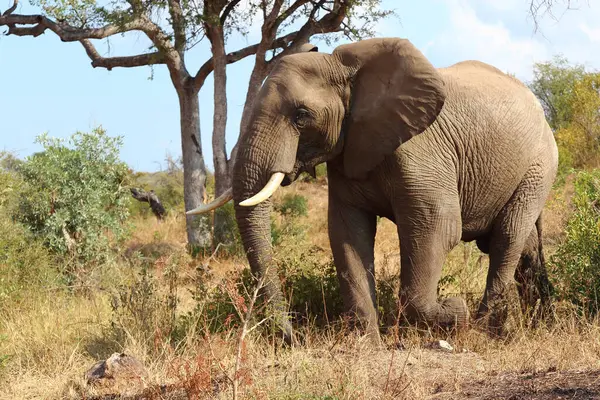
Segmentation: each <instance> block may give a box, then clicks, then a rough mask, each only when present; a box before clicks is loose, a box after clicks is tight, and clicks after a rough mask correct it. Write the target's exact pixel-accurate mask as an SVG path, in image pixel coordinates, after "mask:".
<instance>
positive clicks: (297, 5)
mask: <svg viewBox="0 0 600 400" xmlns="http://www.w3.org/2000/svg"><path fill="white" fill-rule="evenodd" d="M309 2H310V0H297V1H296V2H295V3H294V4H292V5H291V6H289V7H288V9H287V10H285V11H284V12H282V13H281V15H280V16H279V17H277V20H276V21H275V25H276V26H277V27H279V25H281V23H282V22H283V21H285V20H286V19H288V18H289V17H290V16H291V15H292V14H293V13H295V12H296V11H297V10H298V9H299V8H300V7H302V6H303V5H305V4H308V3H309Z"/></svg>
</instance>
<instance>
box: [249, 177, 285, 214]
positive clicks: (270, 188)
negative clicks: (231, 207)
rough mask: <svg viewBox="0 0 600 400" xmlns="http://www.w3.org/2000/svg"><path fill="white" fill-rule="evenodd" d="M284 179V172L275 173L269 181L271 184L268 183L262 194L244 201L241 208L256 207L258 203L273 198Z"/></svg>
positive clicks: (259, 193)
mask: <svg viewBox="0 0 600 400" xmlns="http://www.w3.org/2000/svg"><path fill="white" fill-rule="evenodd" d="M284 177H285V175H284V174H283V172H275V173H274V174H273V175H271V179H269V182H267V184H266V185H265V187H264V188H262V190H261V191H260V192H258V193H256V194H255V195H254V196H252V197H250V198H249V199H246V200H244V201H242V202H241V203H240V206H244V207H248V206H255V205H257V204H258V203H261V202H263V201H265V200H266V199H268V198H269V197H271V195H273V193H275V191H276V190H277V189H278V188H279V185H281V182H282V181H283V178H284Z"/></svg>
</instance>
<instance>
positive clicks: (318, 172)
mask: <svg viewBox="0 0 600 400" xmlns="http://www.w3.org/2000/svg"><path fill="white" fill-rule="evenodd" d="M298 179H299V180H300V181H301V182H318V183H324V182H325V181H326V179H327V164H326V163H321V164H319V165H317V166H316V167H315V178H313V177H312V176H310V175H309V174H307V173H306V172H304V173H302V175H300V177H299V178H298Z"/></svg>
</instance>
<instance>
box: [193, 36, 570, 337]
mask: <svg viewBox="0 0 600 400" xmlns="http://www.w3.org/2000/svg"><path fill="white" fill-rule="evenodd" d="M321 163H326V166H327V176H328V186H329V189H328V231H329V240H330V245H331V250H332V253H333V258H334V262H335V266H336V271H337V277H338V280H339V284H340V290H341V294H342V297H343V299H344V305H345V309H346V311H347V312H348V313H349V315H352V316H353V317H354V321H355V326H356V327H359V328H360V329H361V330H362V331H363V332H364V333H365V335H366V336H367V337H369V338H372V339H373V340H374V341H375V342H379V343H380V340H381V339H380V333H379V328H378V321H377V313H376V302H375V301H376V298H375V266H374V242H375V233H376V228H377V223H376V218H377V217H378V216H379V217H384V218H387V219H389V220H391V221H392V222H394V223H395V224H396V226H397V233H398V238H399V242H400V281H401V289H400V293H399V300H400V305H401V307H402V314H403V316H404V317H405V318H406V319H407V320H408V321H409V322H410V323H415V324H420V323H426V324H428V325H430V326H434V325H435V326H441V327H458V328H460V327H466V326H468V324H469V321H470V319H471V317H470V313H469V310H468V307H467V304H466V302H465V300H464V299H462V298H460V297H449V298H446V299H443V300H439V299H438V298H437V290H436V289H437V285H438V281H439V279H440V276H441V272H442V266H443V264H444V261H445V259H446V256H447V255H448V253H449V252H450V251H451V250H452V249H453V248H454V247H455V246H456V245H457V244H458V243H459V242H460V241H464V242H469V241H476V243H477V245H478V247H479V248H480V249H481V250H482V251H484V252H486V253H488V254H489V269H488V273H487V280H486V287H485V291H484V294H483V298H482V299H481V301H480V304H479V307H478V310H477V313H476V318H475V319H476V320H477V321H479V320H480V321H486V324H487V325H488V326H489V328H490V329H492V330H493V329H499V328H501V327H502V325H503V324H504V323H505V320H506V312H505V311H506V310H505V309H506V307H505V306H503V304H505V302H504V300H505V299H506V297H507V293H508V289H509V288H511V287H513V286H512V285H513V284H514V283H515V279H516V281H517V283H518V284H521V286H523V285H529V286H532V287H533V292H536V293H537V296H538V297H540V300H541V302H542V303H548V302H549V301H550V299H549V283H548V276H547V272H546V268H545V265H544V260H543V252H542V250H543V249H542V241H541V232H542V230H541V227H542V223H541V214H542V209H543V207H544V204H545V202H546V200H547V197H548V196H549V193H550V189H551V187H552V184H553V182H554V180H555V177H556V171H557V164H558V151H557V146H556V142H555V140H554V135H553V132H552V130H551V129H550V127H549V125H548V123H547V121H546V118H545V115H544V110H543V109H542V107H541V105H540V103H539V101H538V100H537V98H536V97H535V96H534V94H533V93H532V92H531V91H530V90H529V89H528V88H527V86H525V85H524V84H523V83H522V82H521V81H519V80H518V79H516V78H514V77H511V76H509V75H507V74H505V73H503V72H502V71H500V70H499V69H497V68H495V67H493V66H491V65H488V64H486V63H483V62H480V61H473V60H470V61H462V62H458V63H456V64H454V65H451V66H448V67H444V68H436V67H434V66H433V65H432V64H431V63H430V61H429V60H427V58H426V57H425V56H424V55H423V54H422V53H421V52H420V51H419V50H418V49H417V48H416V47H415V46H414V45H413V44H412V43H411V42H410V41H409V40H408V39H403V38H394V37H383V38H372V39H365V40H361V41H357V42H354V43H349V44H342V45H340V46H338V47H336V48H335V49H334V51H333V52H332V53H324V52H319V51H310V52H303V53H298V54H292V55H287V56H284V57H282V58H281V59H280V60H279V61H278V62H277V64H276V65H275V66H274V68H273V70H272V71H271V73H270V74H269V76H268V77H267V79H266V80H265V81H264V83H263V85H262V87H261V89H260V92H259V94H258V97H257V100H256V103H255V104H254V108H253V110H252V114H251V118H250V123H249V127H248V130H247V131H246V132H245V133H244V134H243V135H242V136H241V137H240V139H239V141H238V153H237V159H236V161H235V165H234V170H233V180H232V182H233V183H232V188H231V189H230V190H229V191H227V192H226V193H225V194H223V196H221V197H220V198H218V199H216V200H215V201H214V202H213V203H211V204H207V205H203V206H201V207H199V208H198V209H195V210H191V211H189V213H190V214H196V213H202V212H207V211H209V210H212V209H214V208H216V207H218V206H220V205H222V204H224V203H225V202H227V201H229V200H230V199H233V201H234V207H235V213H236V220H237V225H238V228H239V230H240V234H241V237H242V241H243V244H244V248H245V250H246V253H247V257H248V261H249V264H250V267H251V269H252V271H253V272H254V273H256V274H257V275H258V276H264V277H265V278H264V282H265V286H264V293H265V294H266V296H268V297H269V298H270V300H271V301H273V302H274V303H273V304H275V305H276V307H277V308H276V309H277V310H279V314H278V315H279V316H280V318H279V322H280V324H281V325H280V326H281V328H282V331H283V334H284V338H285V339H286V340H287V341H288V342H289V341H293V332H292V327H291V325H290V323H289V322H287V319H286V318H285V317H286V314H285V301H284V299H283V296H282V292H281V289H280V286H279V282H278V279H277V276H276V275H275V267H273V264H274V262H273V260H272V247H271V242H270V219H269V218H270V212H271V207H272V204H271V200H270V196H271V195H272V194H273V193H274V192H275V191H276V190H277V188H279V187H280V186H287V185H289V184H291V183H292V182H294V180H296V179H297V178H298V176H299V175H300V174H301V173H303V172H308V173H310V174H313V175H314V170H315V166H317V165H319V164H321ZM517 267H518V268H517ZM520 272H522V273H520ZM519 280H520V281H522V282H519ZM529 289H530V288H528V287H525V288H524V289H523V290H521V295H522V296H525V292H527V291H529V292H531V291H532V290H529Z"/></svg>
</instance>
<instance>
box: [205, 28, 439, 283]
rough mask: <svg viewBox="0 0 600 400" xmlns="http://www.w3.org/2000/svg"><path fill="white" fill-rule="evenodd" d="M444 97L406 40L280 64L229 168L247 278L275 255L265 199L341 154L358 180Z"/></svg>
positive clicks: (424, 123) (415, 130) (428, 118)
mask: <svg viewBox="0 0 600 400" xmlns="http://www.w3.org/2000/svg"><path fill="white" fill-rule="evenodd" d="M444 99H445V91H444V85H443V82H442V79H441V77H440V75H439V74H438V72H437V71H436V69H435V68H434V67H433V66H432V65H431V63H430V62H429V61H428V60H427V59H426V58H425V57H424V56H423V54H422V53H421V52H420V51H419V50H417V49H416V48H415V47H414V46H413V45H412V44H411V43H410V42H409V41H408V40H404V39H396V38H379V39H369V40H363V41H360V42H357V43H352V44H345V45H342V46H339V47H337V48H336V49H335V51H334V52H333V53H332V54H325V53H318V52H305V53H300V54H293V55H289V56H285V57H283V58H282V59H281V60H280V61H279V62H278V64H277V65H276V66H275V67H274V69H273V71H272V73H271V74H270V75H269V77H268V78H267V79H266V81H265V82H264V84H263V86H262V88H261V90H260V93H259V95H258V97H257V99H256V102H255V105H254V109H253V112H252V116H251V118H250V124H249V129H248V131H247V132H246V133H245V134H244V135H243V137H241V138H240V141H239V143H238V154H237V159H236V163H235V166H234V175H233V192H232V193H233V199H234V202H235V208H236V218H237V222H238V227H239V229H240V233H241V235H242V238H243V242H244V246H245V248H246V251H247V253H248V258H249V261H250V264H251V267H252V269H253V271H255V272H263V271H264V269H265V268H266V265H267V264H268V263H269V261H270V258H271V249H270V246H271V243H270V202H269V200H268V198H269V197H270V196H271V195H272V194H273V192H274V191H275V190H276V189H277V188H278V187H279V186H280V185H281V184H283V185H287V184H290V183H291V182H293V181H294V180H295V179H296V178H297V177H298V175H299V174H300V173H302V172H304V171H307V172H309V173H310V172H312V171H314V168H315V166H316V165H318V164H320V163H322V162H325V161H329V160H332V159H334V158H338V157H339V158H338V159H339V160H340V165H343V173H344V174H345V175H346V176H347V177H348V178H351V179H364V178H365V177H366V176H367V175H368V173H369V171H371V170H373V169H374V168H375V167H376V166H377V165H378V164H379V163H380V162H381V161H383V159H384V157H385V156H386V155H389V154H392V153H393V152H394V151H395V150H396V148H397V147H398V146H400V145H401V144H402V143H403V142H405V141H407V140H409V139H410V138H411V137H413V136H415V135H418V134H419V133H421V132H423V131H424V130H425V129H426V128H427V127H428V126H429V125H430V124H431V123H432V122H433V121H434V120H435V118H436V117H437V115H438V114H439V112H440V111H441V109H442V106H443V104H444ZM230 197H231V193H226V195H225V197H223V198H222V199H220V200H219V199H218V200H216V202H215V203H214V204H213V205H208V206H205V207H203V209H202V211H206V210H208V209H210V208H212V207H214V206H218V205H219V204H221V203H223V201H226V200H227V199H228V198H230Z"/></svg>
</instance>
